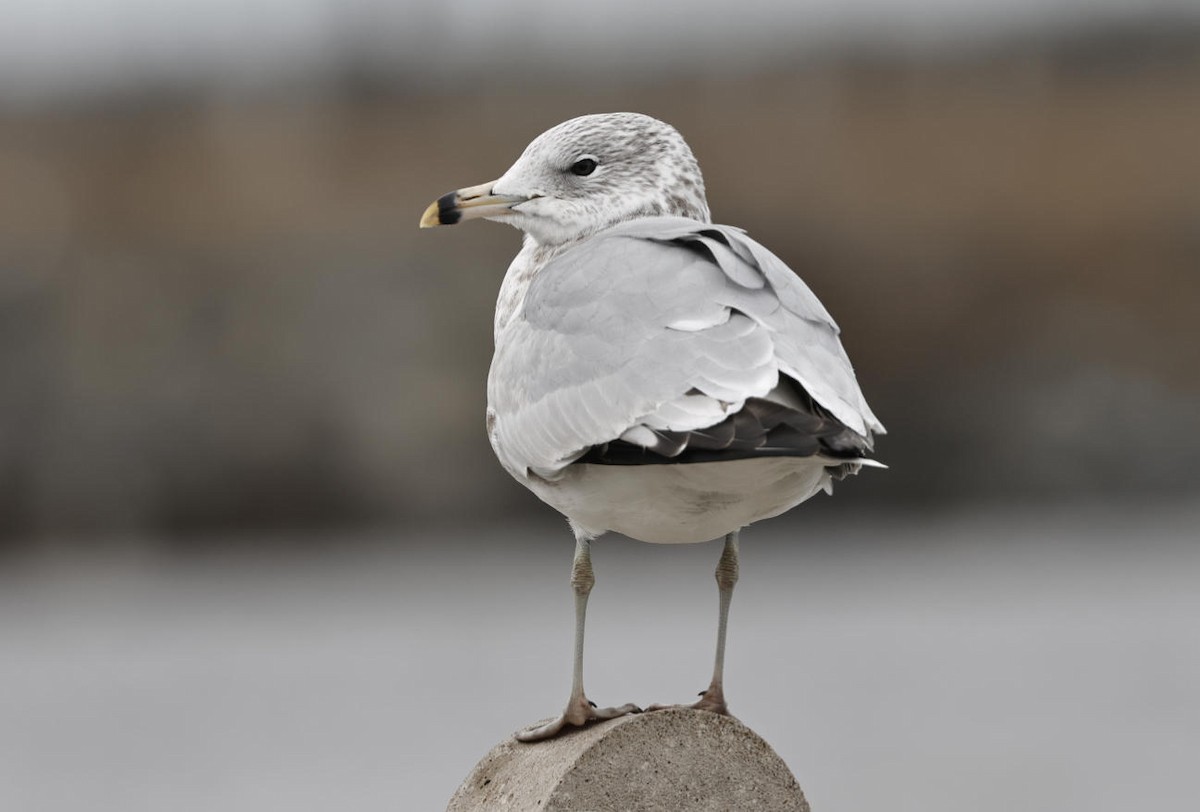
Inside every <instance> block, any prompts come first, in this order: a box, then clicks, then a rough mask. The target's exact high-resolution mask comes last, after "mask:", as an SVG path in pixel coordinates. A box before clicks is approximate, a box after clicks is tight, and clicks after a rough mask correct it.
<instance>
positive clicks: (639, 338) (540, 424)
mask: <svg viewBox="0 0 1200 812" xmlns="http://www.w3.org/2000/svg"><path fill="white" fill-rule="evenodd" d="M488 400H489V404H490V410H491V415H492V429H491V434H492V443H493V445H494V446H495V448H496V452H497V454H498V455H499V457H500V459H501V461H502V462H503V463H504V464H505V466H506V467H508V468H509V469H510V470H512V471H514V472H515V473H519V474H525V473H527V472H532V473H533V474H536V475H537V476H540V477H543V478H546V479H554V478H555V477H556V476H558V475H559V474H560V473H561V472H562V471H563V469H565V468H566V467H567V466H568V465H570V464H572V463H575V462H591V463H605V464H645V463H669V462H680V463H685V462H708V461H718V460H722V459H742V458H746V457H751V456H764V455H769V456H781V455H787V456H811V455H820V456H822V457H828V458H830V459H831V466H837V465H839V464H841V462H840V461H842V460H857V459H860V458H861V457H862V456H863V455H865V454H866V453H868V452H869V451H870V448H871V437H872V433H882V432H883V426H882V425H881V424H880V423H879V421H878V420H877V419H876V418H875V416H874V414H872V413H871V410H870V408H869V407H868V406H867V404H866V401H865V399H864V398H863V395H862V392H861V391H860V389H859V387H858V384H857V382H856V380H855V378H854V372H853V369H852V368H851V366H850V362H849V359H848V358H847V357H846V353H845V351H844V350H843V349H842V346H841V342H840V341H839V339H838V328H837V325H836V324H835V323H834V321H833V319H832V318H831V317H830V316H829V314H828V312H826V310H825V308H824V307H823V306H822V305H821V303H820V302H819V301H818V300H817V298H816V296H815V295H813V293H812V291H810V290H809V288H808V287H807V286H806V285H805V284H804V282H803V281H801V280H800V278H799V277H798V276H796V274H795V273H794V272H792V270H791V269H790V268H788V267H787V266H786V265H785V264H784V263H783V262H782V261H781V260H780V259H779V258H778V257H776V256H775V255H774V254H772V253H770V252H769V251H767V249H765V248H763V247H762V246H761V245H759V244H758V243H756V242H754V241H753V240H751V239H750V238H749V237H747V236H745V234H744V233H742V232H741V231H740V230H738V229H734V228H730V227H726V226H714V225H710V224H706V223H700V222H698V221H693V220H687V219H683V218H665V217H664V218H649V219H645V220H639V221H635V222H633V223H628V224H624V225H622V226H618V227H616V228H613V229H610V230H608V231H606V232H603V233H602V234H600V235H597V236H596V237H594V238H592V239H590V240H588V241H587V242H586V243H585V244H583V245H581V246H580V247H578V248H575V249H573V250H571V251H568V252H566V253H564V254H562V255H561V256H559V257H557V258H556V259H555V260H553V261H552V262H550V263H549V264H548V265H547V266H546V267H545V268H543V269H542V270H541V272H540V273H539V274H538V275H537V277H536V278H535V279H534V281H533V283H532V284H531V286H530V288H529V290H528V292H527V295H526V297H525V300H524V302H523V305H522V309H521V311H520V312H519V313H518V315H517V317H516V318H514V319H513V320H512V321H511V322H510V323H509V325H508V327H507V328H506V329H505V330H504V331H503V332H502V333H501V335H500V336H499V337H498V343H497V348H496V355H495V358H494V360H493V363H492V370H491V374H490V376H489V379H488Z"/></svg>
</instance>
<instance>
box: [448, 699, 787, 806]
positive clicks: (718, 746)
mask: <svg viewBox="0 0 1200 812" xmlns="http://www.w3.org/2000/svg"><path fill="white" fill-rule="evenodd" d="M496 809H510V810H545V812H583V810H646V811H647V812H649V810H661V812H671V811H672V810H712V812H718V811H719V812H727V811H728V810H742V809H762V810H772V812H789V811H794V812H808V810H809V806H808V803H807V802H806V801H805V800H804V793H803V792H801V791H800V785H799V784H797V783H796V779H795V777H793V776H792V773H791V771H790V770H789V769H788V767H787V765H786V764H784V763H783V760H782V759H781V758H779V756H778V755H776V754H775V751H774V750H772V749H771V747H770V745H768V744H767V743H766V742H765V741H763V740H762V739H761V738H760V737H759V736H758V734H756V733H755V732H754V731H753V730H751V729H750V728H748V727H746V726H745V725H743V724H742V723H741V722H739V721H737V720H736V719H731V718H729V717H727V716H717V715H716V714H713V713H708V712H706V711H696V710H690V709H686V708H679V709H671V710H663V711H655V712H654V713H643V714H638V715H634V716H625V717H622V718H620V719H613V720H612V721H609V722H603V723H601V724H597V725H594V726H591V727H588V728H584V729H583V730H578V731H574V732H571V733H569V734H566V735H564V736H560V737H559V738H556V739H551V740H549V741H544V742H538V743H536V744H521V743H519V742H517V741H516V740H515V739H513V738H512V737H511V736H510V737H509V738H507V739H505V740H504V741H502V742H501V743H500V744H498V745H496V746H495V747H494V748H492V751H491V752H490V753H488V754H487V755H486V756H484V758H483V760H482V761H480V762H479V763H478V764H477V765H475V769H474V770H472V771H471V774H470V775H468V776H467V779H466V780H465V781H464V782H463V783H462V786H460V787H459V788H458V791H457V792H455V793H454V797H453V798H451V800H450V805H449V806H448V807H447V812H476V811H478V812H483V811H484V810H496Z"/></svg>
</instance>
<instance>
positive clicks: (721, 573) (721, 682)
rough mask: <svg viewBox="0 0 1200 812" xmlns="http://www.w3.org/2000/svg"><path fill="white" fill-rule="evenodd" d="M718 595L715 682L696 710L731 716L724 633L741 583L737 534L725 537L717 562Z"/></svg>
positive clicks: (709, 686)
mask: <svg viewBox="0 0 1200 812" xmlns="http://www.w3.org/2000/svg"><path fill="white" fill-rule="evenodd" d="M716 576H717V595H718V596H719V598H720V603H721V606H720V615H719V616H718V618H717V656H716V660H715V662H714V663H713V675H712V682H710V683H709V685H708V690H706V691H705V692H704V693H702V694H700V701H699V702H697V703H696V704H694V705H692V707H693V708H699V709H700V710H707V711H712V712H713V713H721V714H724V715H726V716H728V715H729V706H727V705H726V704H725V630H726V629H727V628H728V626H729V602H730V601H732V600H733V587H734V584H736V583H737V580H738V531H737V530H734V531H733V532H732V533H730V534H729V535H727V536H726V537H725V549H723V550H722V551H721V560H720V561H718V562H717V572H716Z"/></svg>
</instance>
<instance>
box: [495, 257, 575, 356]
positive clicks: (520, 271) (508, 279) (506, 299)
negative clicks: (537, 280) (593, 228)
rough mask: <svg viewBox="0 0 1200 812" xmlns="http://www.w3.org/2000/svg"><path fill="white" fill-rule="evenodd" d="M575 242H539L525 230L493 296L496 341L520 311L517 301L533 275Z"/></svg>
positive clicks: (523, 293) (523, 294) (522, 298)
mask: <svg viewBox="0 0 1200 812" xmlns="http://www.w3.org/2000/svg"><path fill="white" fill-rule="evenodd" d="M577 242H578V241H577V240H576V241H572V242H567V243H562V244H559V245H542V244H541V243H538V242H537V241H535V240H534V239H533V238H532V237H530V236H529V235H528V234H526V235H525V241H524V243H523V244H522V245H521V250H520V251H519V252H518V253H517V255H516V257H514V258H513V261H512V264H511V265H509V266H508V271H507V272H506V273H505V274H504V281H503V282H501V283H500V294H499V295H498V296H497V298H496V321H495V325H494V328H493V329H494V335H493V337H494V339H495V340H496V342H497V343H499V341H500V333H501V332H503V331H504V328H505V327H507V326H508V324H509V322H511V321H512V319H513V317H514V316H516V315H517V313H518V312H520V310H521V304H522V302H524V301H525V293H526V292H527V291H528V290H529V286H530V285H531V284H533V280H534V277H536V276H537V275H538V273H539V272H540V271H541V270H542V268H544V267H546V264H547V263H549V262H550V260H552V259H554V258H555V257H556V256H558V255H559V254H561V253H562V252H563V251H566V250H567V249H568V248H571V247H573V246H574V245H575V244H576V243H577Z"/></svg>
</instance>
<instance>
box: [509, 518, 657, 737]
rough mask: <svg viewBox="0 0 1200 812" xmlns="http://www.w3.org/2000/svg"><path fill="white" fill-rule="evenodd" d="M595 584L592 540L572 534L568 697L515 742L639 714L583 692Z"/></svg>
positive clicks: (637, 708)
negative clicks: (557, 711)
mask: <svg viewBox="0 0 1200 812" xmlns="http://www.w3.org/2000/svg"><path fill="white" fill-rule="evenodd" d="M595 583H596V576H595V575H594V574H593V573H592V549H591V542H590V541H588V539H587V538H586V537H585V536H583V534H582V533H579V532H576V534H575V562H574V564H573V565H572V566H571V589H572V590H573V591H574V592H575V667H574V673H573V675H572V677H571V696H570V697H569V698H568V699H567V707H566V709H565V710H564V711H563V713H562V716H560V717H558V718H557V719H555V720H554V721H553V722H550V723H549V724H545V725H542V726H541V727H535V728H533V729H532V730H522V731H521V732H520V733H518V734H517V741H523V742H535V741H540V740H541V739H548V738H550V737H552V736H555V735H557V734H558V733H559V732H560V731H562V729H563V728H565V727H567V726H568V725H572V726H575V727H578V726H580V725H583V724H586V723H588V722H591V721H595V720H600V719H615V718H616V717H618V716H624V715H625V714H627V713H640V712H641V708H639V707H638V706H637V705H632V704H629V705H622V706H620V707H619V708H597V707H595V706H594V705H592V703H591V702H589V701H588V698H587V697H586V696H585V695H584V693H583V627H584V620H585V618H586V617H587V602H588V595H590V594H591V592H592V586H593V585H595Z"/></svg>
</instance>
